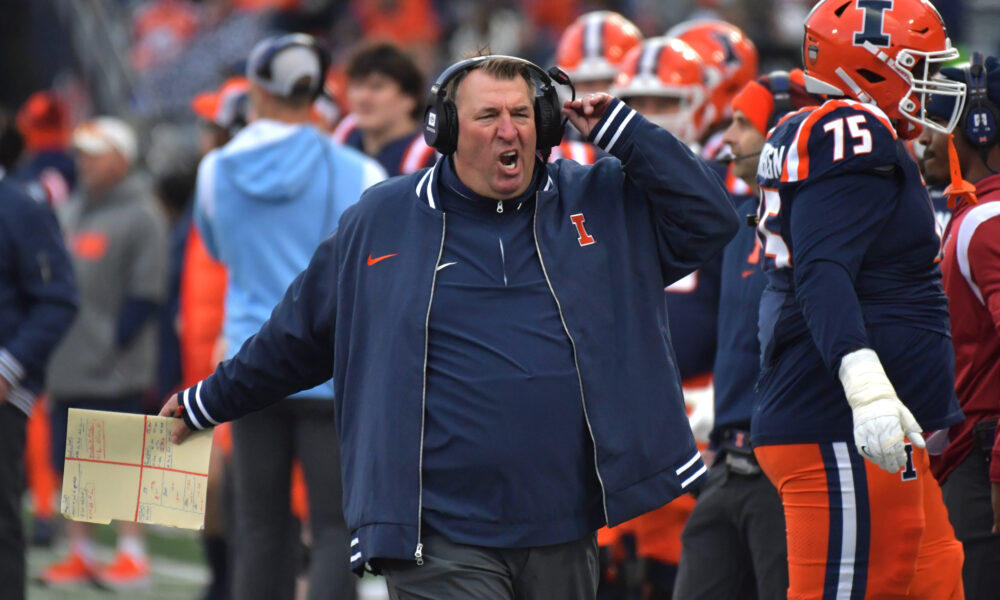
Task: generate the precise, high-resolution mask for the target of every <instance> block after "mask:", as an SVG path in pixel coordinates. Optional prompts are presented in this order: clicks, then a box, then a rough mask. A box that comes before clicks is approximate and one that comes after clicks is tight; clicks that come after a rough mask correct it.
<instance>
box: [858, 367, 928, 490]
mask: <svg viewBox="0 0 1000 600" xmlns="http://www.w3.org/2000/svg"><path fill="white" fill-rule="evenodd" d="M840 382H841V384H842V385H843V386H844V392H845V394H846V395H847V402H848V403H849V404H850V405H851V410H852V411H853V412H854V415H853V416H854V444H855V445H856V446H857V447H858V452H859V453H861V455H862V456H864V457H865V458H867V459H869V460H871V461H872V462H874V463H875V464H877V465H878V466H880V467H882V468H883V469H885V470H886V471H889V472H890V473H895V472H897V471H899V470H900V469H901V468H902V467H904V466H905V465H906V449H905V440H904V439H903V438H904V437H908V438H910V441H911V442H912V443H913V445H914V446H916V447H918V448H923V447H924V446H925V444H924V438H923V436H921V435H920V433H921V431H922V430H921V429H920V425H919V424H918V423H917V420H916V419H915V418H913V414H912V413H910V411H909V409H908V408H906V406H905V405H904V404H903V403H902V402H900V401H899V398H898V397H897V396H896V390H895V389H893V387H892V383H891V382H890V381H889V378H888V377H887V376H886V374H885V369H883V368H882V363H881V362H880V361H879V359H878V355H877V354H875V351H874V350H871V349H868V348H863V349H861V350H856V351H854V352H851V353H850V354H846V355H845V356H844V357H843V358H842V359H841V361H840Z"/></svg>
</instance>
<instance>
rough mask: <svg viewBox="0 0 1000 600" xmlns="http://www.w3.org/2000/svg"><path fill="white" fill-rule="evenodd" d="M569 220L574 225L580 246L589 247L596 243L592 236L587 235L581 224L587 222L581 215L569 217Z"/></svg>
mask: <svg viewBox="0 0 1000 600" xmlns="http://www.w3.org/2000/svg"><path fill="white" fill-rule="evenodd" d="M569 220H570V221H573V224H574V225H576V232H577V233H578V234H579V237H578V238H577V239H578V240H579V242H580V245H581V246H589V245H591V244H593V243H594V242H595V241H596V240H595V239H594V236H592V235H590V234H589V233H587V230H586V228H584V226H583V223H584V222H585V221H586V220H587V219H585V218H584V217H583V213H576V214H575V215H570V216H569Z"/></svg>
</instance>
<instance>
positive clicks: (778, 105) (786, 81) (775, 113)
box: [767, 71, 795, 129]
mask: <svg viewBox="0 0 1000 600" xmlns="http://www.w3.org/2000/svg"><path fill="white" fill-rule="evenodd" d="M767 81H768V88H769V90H770V92H771V98H773V99H774V107H773V108H772V109H771V115H770V117H768V119H767V128H768V129H771V128H772V127H774V126H775V125H776V124H777V123H778V121H779V120H781V117H783V116H785V115H786V114H788V113H790V112H792V110H794V108H795V106H794V105H793V104H792V82H791V77H790V75H789V74H788V71H771V72H770V73H768V75H767Z"/></svg>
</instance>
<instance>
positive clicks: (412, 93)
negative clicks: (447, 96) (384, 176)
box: [333, 43, 437, 177]
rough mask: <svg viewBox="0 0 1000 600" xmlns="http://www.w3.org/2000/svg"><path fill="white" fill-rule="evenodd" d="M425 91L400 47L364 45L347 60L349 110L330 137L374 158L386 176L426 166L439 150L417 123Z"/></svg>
mask: <svg viewBox="0 0 1000 600" xmlns="http://www.w3.org/2000/svg"><path fill="white" fill-rule="evenodd" d="M424 94H425V90H424V77H423V75H422V74H421V73H420V70H419V69H417V65H416V64H414V62H413V61H412V60H411V59H410V57H409V56H407V55H406V53H404V52H403V51H402V50H400V48H399V47H397V46H395V45H393V44H388V43H379V44H375V45H373V46H364V47H362V48H361V49H360V50H359V51H358V52H356V53H355V54H354V56H352V57H351V60H350V61H349V62H348V64H347V104H348V106H349V108H350V110H351V113H350V114H349V115H347V116H346V117H345V118H344V119H343V120H342V121H341V122H340V124H339V125H338V126H337V129H336V130H335V131H334V134H333V137H334V140H335V141H337V142H339V143H342V144H346V145H348V146H350V147H352V148H355V149H357V150H359V151H361V152H363V153H365V154H367V155H368V156H370V157H372V158H374V159H375V160H377V161H378V162H379V164H381V165H382V168H384V169H385V171H386V173H388V174H389V176H390V177H391V176H395V175H399V174H401V173H413V172H414V171H418V170H420V169H422V168H424V167H427V166H430V165H431V164H433V163H434V160H435V158H436V156H437V155H436V153H435V152H434V149H433V148H431V147H430V146H428V145H427V144H426V143H424V134H423V130H422V129H421V127H420V125H421V119H422V118H423V114H424Z"/></svg>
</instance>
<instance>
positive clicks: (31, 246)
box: [0, 113, 76, 600]
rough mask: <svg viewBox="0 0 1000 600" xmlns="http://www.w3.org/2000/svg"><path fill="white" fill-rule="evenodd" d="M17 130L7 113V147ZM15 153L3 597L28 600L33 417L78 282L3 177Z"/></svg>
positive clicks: (6, 319)
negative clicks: (26, 520) (27, 459)
mask: <svg viewBox="0 0 1000 600" xmlns="http://www.w3.org/2000/svg"><path fill="white" fill-rule="evenodd" d="M11 133H15V132H14V128H13V127H12V126H11V123H10V121H9V119H8V118H7V116H6V115H5V114H2V113H0V145H3V138H5V137H7V136H8V135H9V134H11ZM12 158H13V155H8V156H5V157H0V582H2V585H3V597H4V598H6V599H8V600H21V599H23V598H24V597H25V596H24V594H25V555H24V533H23V524H22V516H21V497H22V495H23V493H24V476H25V473H24V462H23V453H24V448H25V427H26V415H28V414H29V413H30V412H31V410H32V405H33V403H34V399H35V396H36V395H37V394H38V393H39V392H40V391H41V388H42V381H43V380H44V368H45V364H46V362H47V359H48V355H49V353H50V352H51V351H52V349H53V347H54V346H55V345H56V343H57V342H58V341H59V339H60V338H61V337H62V335H63V334H64V333H65V332H66V330H67V329H68V328H69V326H70V323H71V322H72V320H73V315H74V313H75V312H76V284H75V282H74V279H73V267H72V265H71V263H70V259H69V256H68V255H67V253H66V248H65V246H64V245H63V240H62V235H61V232H60V231H59V225H58V224H57V223H56V219H55V216H54V215H53V214H52V212H51V209H49V207H48V206H46V205H44V204H39V203H38V202H35V201H34V200H32V199H31V198H30V197H28V196H27V195H26V194H25V193H24V192H23V191H21V189H20V188H19V187H18V186H17V185H15V184H13V183H12V182H11V181H10V179H9V178H6V177H4V175H3V172H4V170H5V169H7V168H9V167H10V166H11V162H10V160H11V159H12Z"/></svg>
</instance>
